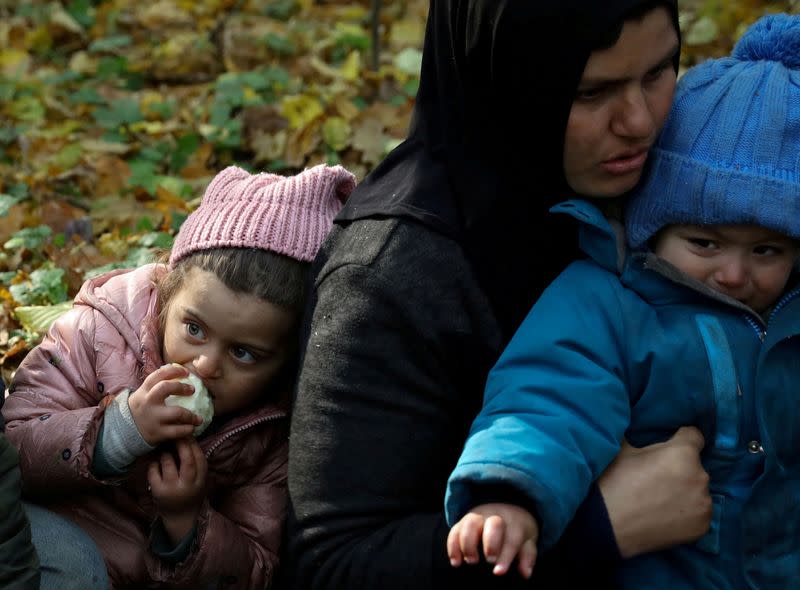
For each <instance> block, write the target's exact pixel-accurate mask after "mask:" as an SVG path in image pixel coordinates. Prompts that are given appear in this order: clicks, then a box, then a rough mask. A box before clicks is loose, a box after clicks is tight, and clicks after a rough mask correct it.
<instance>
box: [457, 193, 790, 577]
mask: <svg viewBox="0 0 800 590" xmlns="http://www.w3.org/2000/svg"><path fill="white" fill-rule="evenodd" d="M554 210H556V211H560V212H565V213H569V214H571V215H573V216H574V217H576V218H577V219H578V220H579V221H580V222H581V223H582V227H581V247H582V249H583V250H584V251H585V252H586V253H587V254H588V255H589V257H590V259H588V260H583V261H580V262H576V263H574V264H572V265H571V266H570V267H569V268H567V269H566V270H565V271H564V273H562V274H561V275H560V276H559V277H558V278H557V279H556V281H555V282H554V283H553V284H552V285H551V286H550V287H549V288H548V289H547V290H546V291H545V293H544V294H543V295H542V297H541V299H540V300H539V301H538V302H537V303H536V305H535V306H534V308H533V309H532V310H531V312H530V314H529V315H528V317H527V319H526V320H525V321H524V322H523V324H522V325H521V327H520V328H519V331H518V332H517V334H516V335H515V336H514V338H513V340H512V341H511V343H510V344H509V346H508V348H507V349H506V350H505V352H504V353H503V355H502V356H501V358H500V359H499V361H498V363H497V365H496V366H495V367H494V369H493V370H492V372H491V373H490V375H489V379H488V382H487V386H486V395H485V399H484V408H483V410H482V411H481V413H480V415H479V416H478V417H477V418H476V420H475V422H474V423H473V426H472V431H471V433H470V436H469V439H468V440H467V443H466V445H465V448H464V452H463V454H462V456H461V459H460V460H459V462H458V465H457V467H456V469H455V471H454V472H453V474H452V476H451V478H450V481H449V484H448V491H447V497H446V500H445V504H446V512H447V517H448V521H449V522H450V524H453V523H454V522H456V521H457V520H458V519H459V518H460V517H461V516H463V515H464V514H465V513H466V512H467V511H468V510H469V509H470V508H471V507H472V506H473V505H474V504H475V503H476V500H477V498H476V499H473V493H474V492H476V490H477V489H478V488H479V487H480V486H487V485H488V486H497V485H500V486H510V487H513V488H514V489H515V490H517V492H519V493H522V494H524V495H525V496H526V497H528V498H529V500H530V502H532V505H533V507H534V510H535V512H536V514H537V516H538V519H539V524H540V528H541V532H540V547H542V548H548V547H550V546H552V545H553V544H554V542H555V541H556V539H558V537H559V535H561V533H562V532H563V531H564V528H565V527H566V526H567V524H568V523H569V521H570V519H571V518H572V516H573V514H574V512H575V510H576V508H577V507H578V505H579V504H580V502H581V500H582V499H583V497H584V494H585V493H586V491H587V489H588V487H589V484H590V483H591V482H592V481H593V480H595V479H596V478H597V477H598V476H599V475H600V474H601V473H602V472H603V470H604V469H605V468H606V467H607V466H608V464H609V463H610V462H611V461H612V460H613V459H614V457H615V456H616V455H617V453H618V452H619V450H620V442H621V440H622V438H623V437H626V438H627V439H628V440H629V441H630V442H631V443H632V444H634V445H636V446H641V445H646V444H650V443H653V442H658V441H663V440H666V439H667V438H669V437H670V436H671V435H672V434H673V433H674V432H675V431H676V430H677V429H678V428H679V427H681V426H684V425H695V426H697V427H698V428H700V430H701V431H702V432H703V435H704V436H705V439H706V447H705V449H704V450H703V453H702V459H703V465H704V467H705V468H706V470H707V471H708V473H709V475H710V476H711V493H712V498H713V501H714V512H713V521H712V524H711V528H710V530H709V532H708V533H707V534H706V535H705V536H704V537H703V538H701V539H700V540H699V541H698V542H696V543H694V544H692V545H683V546H680V547H677V548H674V549H670V550H668V551H662V552H657V553H652V554H649V555H645V556H642V557H638V558H635V559H631V560H628V561H626V562H625V564H624V565H623V567H622V568H621V570H620V573H619V579H618V587H619V588H623V589H628V588H637V589H639V588H647V589H660V588H664V589H665V590H666V589H669V590H674V589H676V588H687V589H688V588H692V589H706V588H709V589H710V588H714V589H740V588H757V589H768V588H769V589H771V588H775V589H781V590H783V589H786V588H791V587H800V428H798V425H800V392H798V389H800V339H798V338H797V336H798V334H800V299H799V298H798V297H797V294H798V293H800V288H792V289H790V290H789V291H788V292H787V293H786V294H785V295H784V296H783V297H782V298H781V299H780V301H779V302H778V303H777V304H776V305H775V306H774V308H773V309H772V311H771V312H770V313H769V317H768V318H762V317H759V316H758V315H757V314H755V313H754V312H753V311H752V310H750V309H749V308H748V307H746V306H745V305H743V304H741V303H739V302H737V301H735V300H733V299H731V298H729V297H726V296H724V295H721V294H719V293H716V292H715V291H713V290H711V289H709V288H708V287H705V286H704V285H702V284H701V283H700V282H697V281H694V280H692V279H690V278H688V277H686V276H685V275H682V274H681V273H679V272H677V271H676V270H675V269H674V267H672V266H670V265H668V264H667V263H665V262H663V261H660V260H659V259H657V258H656V257H655V256H654V255H653V254H650V253H644V252H639V253H631V252H628V251H626V249H625V248H624V246H623V245H622V244H623V243H624V242H623V241H622V238H621V236H620V235H619V234H620V232H618V231H615V230H614V228H612V225H611V223H610V222H609V221H608V220H606V219H605V217H604V216H603V215H602V213H601V212H600V211H599V210H598V209H597V208H595V207H594V206H592V205H591V204H589V203H586V202H583V201H569V202H567V203H563V204H561V205H559V206H557V207H556V208H555V209H554ZM789 284H790V286H791V285H794V286H796V285H797V280H796V278H794V277H793V279H792V280H790V283H789ZM484 491H485V489H484ZM478 493H480V492H478ZM479 499H481V500H485V496H479Z"/></svg>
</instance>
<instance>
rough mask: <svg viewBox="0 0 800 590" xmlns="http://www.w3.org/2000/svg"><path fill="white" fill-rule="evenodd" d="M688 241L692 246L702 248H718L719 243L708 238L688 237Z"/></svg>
mask: <svg viewBox="0 0 800 590" xmlns="http://www.w3.org/2000/svg"><path fill="white" fill-rule="evenodd" d="M686 241H687V242H689V243H690V244H691V245H692V246H694V247H696V248H700V249H701V250H715V249H716V248H717V243H716V242H715V241H714V240H709V239H708V238H687V240H686Z"/></svg>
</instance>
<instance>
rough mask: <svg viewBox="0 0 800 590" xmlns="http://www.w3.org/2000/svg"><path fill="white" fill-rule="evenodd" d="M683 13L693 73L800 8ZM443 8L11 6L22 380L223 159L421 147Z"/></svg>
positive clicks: (364, 163)
mask: <svg viewBox="0 0 800 590" xmlns="http://www.w3.org/2000/svg"><path fill="white" fill-rule="evenodd" d="M598 1H601V0H598ZM680 6H681V29H682V32H683V38H684V46H683V53H682V56H681V64H682V68H684V69H685V68H686V67H688V66H690V65H692V64H694V63H697V62H698V61H700V60H703V59H706V58H708V57H712V56H720V55H724V54H726V53H728V52H729V51H730V49H731V48H732V46H733V44H734V43H735V41H736V39H738V37H739V36H740V35H741V33H742V32H743V30H744V29H745V28H746V27H747V26H748V25H749V24H750V23H752V22H753V21H755V20H756V19H757V18H758V17H760V16H761V15H763V14H765V13H767V12H797V11H798V10H800V0H792V1H790V0H786V1H779V2H766V1H763V0H680ZM427 7H428V0H362V1H343V0H259V1H244V0H136V1H135V2H134V1H130V0H128V1H123V0H109V1H100V0H64V1H61V2H42V1H31V2H25V1H22V0H14V1H11V0H0V369H1V370H2V374H3V377H4V379H5V380H6V382H8V381H9V379H10V377H11V376H12V374H13V371H14V369H15V367H16V366H17V365H18V364H19V362H20V360H21V359H22V358H23V357H24V355H25V353H26V352H27V351H28V350H29V349H30V348H31V347H32V346H33V345H35V344H36V343H37V342H38V341H39V339H40V338H41V334H42V333H43V332H44V331H46V329H47V327H48V326H49V324H50V323H51V322H52V321H53V319H54V318H55V317H57V315H58V314H60V313H62V312H63V311H64V309H66V308H67V307H68V306H69V305H70V302H71V300H72V297H73V296H74V295H75V293H76V291H77V289H78V288H79V287H80V285H81V283H82V282H83V281H84V280H85V279H86V278H87V277H89V276H91V275H93V274H97V273H99V272H103V271H105V270H108V269H111V268H116V267H123V266H136V265H139V264H142V263H144V262H147V261H149V260H151V259H152V258H153V256H154V253H155V252H157V251H158V250H159V249H165V248H169V247H170V245H171V243H172V239H173V236H174V233H175V231H176V230H177V228H178V227H180V224H181V223H182V221H183V220H184V219H185V218H186V216H187V214H188V213H189V212H190V211H191V210H192V208H193V207H194V206H196V205H197V203H198V202H199V199H200V197H201V196H202V190H203V188H204V186H205V184H206V183H207V182H208V180H209V179H210V178H211V177H212V176H213V175H214V174H215V173H216V172H217V171H219V170H220V169H222V168H223V167H225V166H227V165H230V164H238V165H240V166H243V167H245V168H247V169H249V170H251V171H261V170H269V171H276V172H281V173H292V172H295V171H297V170H299V169H303V168H304V167H307V166H311V165H314V164H318V163H322V162H327V163H330V164H342V165H344V166H346V167H347V168H349V169H350V170H352V171H353V172H354V173H355V174H356V175H357V176H358V177H359V178H361V177H363V176H364V175H365V174H366V173H367V172H368V171H369V170H370V169H371V168H372V167H374V166H375V165H376V164H377V163H378V162H379V161H380V160H381V159H382V158H383V156H384V155H385V154H386V153H387V152H388V151H390V150H391V149H392V148H393V147H394V146H395V145H397V144H398V143H399V142H400V141H402V139H403V137H404V134H405V131H406V126H407V124H408V120H409V115H410V113H411V110H412V107H413V104H414V95H415V93H416V90H417V86H418V83H419V79H418V72H419V68H420V62H421V47H422V39H423V33H424V28H425V17H426V14H427ZM521 63H522V62H521ZM520 116H525V115H524V113H520Z"/></svg>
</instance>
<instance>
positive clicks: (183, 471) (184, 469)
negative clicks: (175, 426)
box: [175, 438, 197, 482]
mask: <svg viewBox="0 0 800 590" xmlns="http://www.w3.org/2000/svg"><path fill="white" fill-rule="evenodd" d="M175 447H176V449H177V451H178V461H179V462H180V467H179V470H180V477H181V479H183V480H184V481H187V482H194V481H195V479H196V478H197V464H196V463H195V456H194V453H193V452H192V448H191V446H190V445H189V441H188V440H187V439H186V438H181V439H179V440H177V441H175Z"/></svg>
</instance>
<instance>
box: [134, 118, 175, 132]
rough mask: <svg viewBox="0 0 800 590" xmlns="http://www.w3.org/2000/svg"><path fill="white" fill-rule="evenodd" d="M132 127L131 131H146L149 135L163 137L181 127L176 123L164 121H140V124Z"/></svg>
mask: <svg viewBox="0 0 800 590" xmlns="http://www.w3.org/2000/svg"><path fill="white" fill-rule="evenodd" d="M130 127H131V131H136V132H138V131H144V132H145V133H147V135H163V134H164V133H169V132H170V131H174V130H175V129H177V128H178V127H179V125H178V123H176V122H174V121H172V122H167V123H164V122H163V121H139V122H138V123H132V124H131V126H130Z"/></svg>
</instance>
